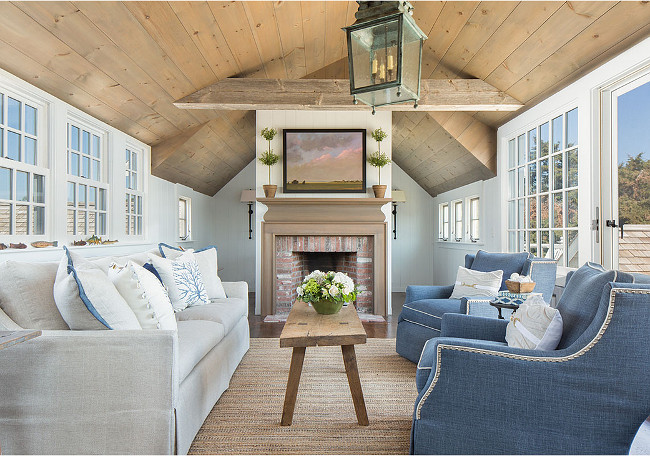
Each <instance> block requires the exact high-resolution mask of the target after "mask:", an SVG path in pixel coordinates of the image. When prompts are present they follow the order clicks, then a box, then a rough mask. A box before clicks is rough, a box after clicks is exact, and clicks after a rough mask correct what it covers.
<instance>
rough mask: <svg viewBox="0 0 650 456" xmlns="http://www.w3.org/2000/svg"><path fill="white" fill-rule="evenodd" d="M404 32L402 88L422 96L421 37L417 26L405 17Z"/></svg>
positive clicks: (417, 96)
mask: <svg viewBox="0 0 650 456" xmlns="http://www.w3.org/2000/svg"><path fill="white" fill-rule="evenodd" d="M403 21H404V27H403V32H402V43H403V44H402V86H403V88H404V89H406V90H408V91H409V92H411V93H413V94H415V97H416V98H419V96H420V82H419V81H420V49H421V47H422V39H421V35H420V33H419V32H418V29H417V26H415V25H414V24H412V22H411V21H410V20H409V19H408V18H407V17H406V16H404V19H403Z"/></svg>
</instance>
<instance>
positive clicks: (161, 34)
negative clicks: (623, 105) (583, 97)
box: [0, 1, 650, 195]
mask: <svg viewBox="0 0 650 456" xmlns="http://www.w3.org/2000/svg"><path fill="white" fill-rule="evenodd" d="M413 3H414V6H415V19H416V21H417V23H418V24H419V25H420V27H421V28H422V29H423V30H424V31H425V33H427V35H428V36H429V39H428V40H427V41H426V43H425V49H424V53H423V64H424V66H423V73H422V76H423V78H434V79H435V78H458V77H462V78H479V79H482V80H484V81H486V82H488V83H489V84H491V85H493V86H494V87H496V88H498V89H499V90H502V91H504V92H506V93H507V94H509V95H511V96H512V97H514V98H516V99H517V100H519V101H521V102H523V103H524V105H525V107H524V109H526V107H530V106H532V105H533V104H535V103H537V102H538V101H540V100H542V99H543V98H545V97H547V96H548V95H549V94H551V93H553V92H555V91H557V90H558V89H559V88H561V87H563V86H566V85H567V84H569V83H570V82H572V81H574V80H575V79H577V78H578V77H579V76H581V75H583V74H585V73H586V72H587V71H589V70H591V69H593V68H594V67H596V66H598V65H599V64H601V63H603V62H604V61H606V60H607V59H609V58H611V57H613V56H614V55H616V54H617V53H619V52H621V51H623V50H625V49H626V48H628V47H630V46H631V45H633V44H635V43H636V42H638V41H640V40H642V39H643V38H646V37H647V36H649V35H650V5H649V4H648V3H647V2H595V1H594V2H528V1H526V2H472V1H463V2H425V1H419V2H413ZM356 8H357V4H356V2H339V1H327V2H325V1H304V2H293V1H273V2H271V1H268V2H261V1H260V2H239V1H233V2H155V1H154V2H11V3H9V2H2V3H0V67H2V68H3V69H5V70H7V71H9V72H11V73H13V74H15V75H17V76H19V77H21V78H23V79H25V80H27V81H28V82H31V83H33V84H34V85H36V86H38V87H40V88H42V89H44V90H45V91H47V92H49V93H51V94H53V95H55V96H57V97H59V98H61V99H63V100H65V101H66V102H68V103H70V104H72V105H74V106H76V107H78V108H79V109H81V110H83V111H85V112H87V113H89V114H91V115H93V116H95V117H97V118H99V119H101V120H103V121H105V122H107V123H109V124H111V125H113V126H115V127H116V128H119V129H120V130H123V131H125V132H127V133H129V134H131V135H133V136H135V137H137V138H138V139H140V140H141V141H143V142H146V143H148V144H151V145H152V146H153V166H152V172H153V173H154V174H155V175H157V176H160V177H162V178H165V179H168V180H171V181H174V182H180V183H182V184H185V185H188V186H190V187H192V188H194V189H196V190H197V191H200V192H203V193H205V194H208V195H213V194H214V193H216V192H217V191H218V190H219V189H220V188H221V187H222V186H223V185H225V183H227V182H228V181H229V180H230V179H231V178H232V177H233V176H234V175H235V174H237V173H238V172H239V171H240V170H241V169H242V168H243V167H244V166H246V164H248V163H249V162H250V161H251V160H252V159H253V158H254V155H255V150H254V149H255V140H254V136H255V118H254V113H253V112H252V111H218V112H217V111H209V110H208V111H196V110H182V109H178V108H176V107H175V106H174V105H173V102H174V101H175V100H178V99H180V98H182V97H185V96H187V95H189V94H191V93H193V92H196V91H197V90H199V89H201V88H203V87H205V86H208V85H210V84H213V83H215V82H217V81H219V80H221V79H223V78H226V77H254V78H280V79H297V78H302V77H305V76H309V75H311V76H313V77H330V78H340V77H346V74H345V57H346V55H347V52H346V47H345V35H344V33H343V31H342V30H341V27H343V26H345V25H348V24H351V23H352V22H354V13H355V11H356ZM443 114H444V115H443ZM513 115H516V114H513V113H498V112H497V113H494V112H481V113H462V115H460V114H458V115H456V114H453V113H425V112H420V113H411V112H409V113H399V112H395V113H393V128H394V136H395V140H394V143H393V156H394V159H395V162H396V163H397V164H398V165H400V166H401V167H402V168H403V169H404V170H405V171H406V172H407V173H409V175H411V176H412V177H413V178H414V179H415V180H416V181H417V182H418V183H419V184H420V185H422V187H423V188H425V189H426V190H427V191H429V192H430V193H431V194H437V193H439V192H441V191H445V190H449V189H451V188H454V187H455V186H459V185H463V184H465V183H469V182H472V181H475V180H478V179H483V178H486V177H489V176H490V175H492V173H493V170H492V167H491V165H490V163H489V161H490V159H489V157H488V158H486V157H485V156H484V154H485V152H484V151H483V150H478V151H477V150H475V147H473V146H475V145H472V144H470V142H471V141H469V140H467V138H466V139H465V141H463V137H462V135H463V132H465V136H466V137H467V136H469V133H467V131H469V130H467V129H471V133H472V138H474V139H477V138H478V139H481V141H483V140H485V142H486V144H487V143H488V142H489V141H490V138H489V133H490V131H492V135H493V130H494V129H495V128H496V127H498V126H499V125H501V124H503V123H504V122H506V121H507V120H508V119H509V118H511V117H512V116H513ZM451 116H453V117H451ZM450 125H451V126H453V128H450ZM463 125H464V126H465V129H462V126H463Z"/></svg>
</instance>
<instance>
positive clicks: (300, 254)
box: [275, 236, 373, 313]
mask: <svg viewBox="0 0 650 456" xmlns="http://www.w3.org/2000/svg"><path fill="white" fill-rule="evenodd" d="M372 241H373V240H372V236H276V237H275V243H276V246H275V251H276V259H275V270H276V274H275V278H276V299H277V300H276V304H275V311H276V313H286V312H289V310H291V305H292V304H293V303H294V302H295V300H296V298H297V293H296V288H297V287H298V286H299V285H300V283H301V282H302V280H303V279H304V277H305V276H306V275H307V274H309V273H310V272H312V271H314V270H315V269H319V270H321V271H325V272H326V271H339V272H345V273H346V274H348V275H349V276H350V278H351V279H352V280H354V283H355V284H356V285H357V288H358V289H359V291H360V293H359V295H358V296H357V300H356V306H357V310H358V311H359V312H362V313H372V311H373V290H372V285H373V270H372V260H373V245H372Z"/></svg>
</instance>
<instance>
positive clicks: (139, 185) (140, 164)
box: [122, 141, 148, 240]
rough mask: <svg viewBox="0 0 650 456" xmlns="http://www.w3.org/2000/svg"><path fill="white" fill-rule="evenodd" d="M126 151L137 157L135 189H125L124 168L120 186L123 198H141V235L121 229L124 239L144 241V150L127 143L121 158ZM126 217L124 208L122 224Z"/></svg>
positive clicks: (145, 221)
mask: <svg viewBox="0 0 650 456" xmlns="http://www.w3.org/2000/svg"><path fill="white" fill-rule="evenodd" d="M127 149H128V150H130V151H131V152H135V154H136V156H137V171H136V173H137V174H136V175H137V178H136V189H135V190H133V189H129V188H126V179H125V177H126V175H125V173H126V171H127V170H126V168H125V169H124V172H123V173H122V186H123V187H124V194H125V197H126V194H130V195H135V196H136V200H137V198H138V197H140V198H142V214H141V215H139V217H141V218H142V233H141V234H126V227H123V230H122V231H123V233H124V236H126V238H127V239H129V240H144V239H146V237H147V236H146V234H147V225H148V224H147V198H146V196H145V195H146V188H145V187H146V185H145V182H146V180H147V179H145V178H144V174H145V170H146V169H147V168H145V163H146V160H145V151H144V149H143V148H142V147H140V146H138V145H136V144H134V143H132V142H129V141H127V143H126V147H125V148H124V151H123V152H122V157H123V158H124V157H125V152H126V150H127ZM123 199H125V198H123ZM136 204H137V202H136ZM126 215H127V212H126V207H125V213H124V216H123V217H122V220H124V222H126ZM128 215H131V214H130V213H128ZM136 226H137V225H136Z"/></svg>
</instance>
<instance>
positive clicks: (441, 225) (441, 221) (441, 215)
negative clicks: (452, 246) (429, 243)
mask: <svg viewBox="0 0 650 456" xmlns="http://www.w3.org/2000/svg"><path fill="white" fill-rule="evenodd" d="M444 208H447V237H446V238H445V227H444V223H445V222H444ZM450 224H451V214H450V207H449V203H448V202H445V203H440V204H439V205H438V239H437V240H438V242H449V240H450V239H451V231H450V230H451V225H450Z"/></svg>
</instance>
